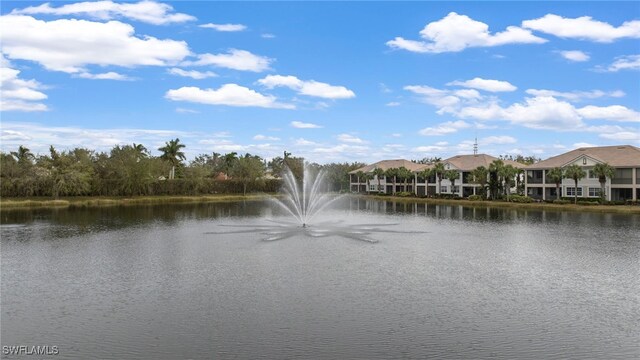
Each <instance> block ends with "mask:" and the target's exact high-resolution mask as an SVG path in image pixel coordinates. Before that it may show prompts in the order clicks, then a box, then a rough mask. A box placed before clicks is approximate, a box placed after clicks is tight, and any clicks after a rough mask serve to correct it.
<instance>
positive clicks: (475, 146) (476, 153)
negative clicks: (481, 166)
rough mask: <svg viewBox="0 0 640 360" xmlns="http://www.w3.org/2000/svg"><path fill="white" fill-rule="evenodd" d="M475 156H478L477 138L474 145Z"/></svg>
mask: <svg viewBox="0 0 640 360" xmlns="http://www.w3.org/2000/svg"><path fill="white" fill-rule="evenodd" d="M473 155H478V137H477V136H476V141H475V142H474V143H473Z"/></svg>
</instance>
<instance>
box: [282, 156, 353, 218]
mask: <svg viewBox="0 0 640 360" xmlns="http://www.w3.org/2000/svg"><path fill="white" fill-rule="evenodd" d="M282 180H283V184H282V189H281V191H282V193H283V198H282V199H279V198H273V199H272V201H273V203H274V204H276V205H277V206H278V207H280V208H281V209H283V210H285V211H286V212H287V213H289V214H290V215H291V216H293V217H294V218H295V219H296V220H297V221H298V222H299V224H300V225H301V226H302V227H303V228H306V227H307V226H308V225H309V223H310V222H311V220H312V219H313V217H314V216H316V215H317V214H318V213H319V212H320V211H322V210H323V209H325V208H326V207H327V206H329V205H330V204H331V203H333V202H334V201H336V200H338V199H340V198H341V196H339V195H334V194H328V193H323V192H321V189H323V188H324V180H325V171H324V170H320V171H319V172H318V173H317V174H314V173H313V171H311V169H310V168H309V167H308V166H306V165H305V166H304V170H303V174H302V186H300V184H299V183H298V180H297V179H296V177H295V175H293V172H291V169H289V168H288V167H286V168H285V170H284V175H283V177H282Z"/></svg>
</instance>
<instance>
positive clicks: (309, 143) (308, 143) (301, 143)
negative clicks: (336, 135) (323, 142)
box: [294, 138, 318, 146]
mask: <svg viewBox="0 0 640 360" xmlns="http://www.w3.org/2000/svg"><path fill="white" fill-rule="evenodd" d="M294 144H295V145H297V146H312V145H318V143H316V142H313V141H310V140H307V139H305V138H299V139H296V141H295V142H294Z"/></svg>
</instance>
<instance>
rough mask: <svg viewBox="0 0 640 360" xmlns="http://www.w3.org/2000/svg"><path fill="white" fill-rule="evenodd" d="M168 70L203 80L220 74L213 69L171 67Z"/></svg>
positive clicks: (171, 72) (172, 73) (178, 74)
mask: <svg viewBox="0 0 640 360" xmlns="http://www.w3.org/2000/svg"><path fill="white" fill-rule="evenodd" d="M167 72H168V73H169V74H171V75H177V76H183V77H190V78H192V79H196V80H202V79H207V78H210V77H216V76H218V75H217V74H216V73H214V72H212V71H197V70H183V69H180V68H171V69H169V70H167Z"/></svg>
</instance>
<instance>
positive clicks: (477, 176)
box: [471, 166, 489, 198]
mask: <svg viewBox="0 0 640 360" xmlns="http://www.w3.org/2000/svg"><path fill="white" fill-rule="evenodd" d="M488 175H489V170H487V168H486V167H484V166H478V167H477V168H475V169H473V171H471V178H472V181H473V182H474V183H476V184H480V189H482V198H485V197H486V196H487V191H486V189H485V187H486V186H487V176H488Z"/></svg>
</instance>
